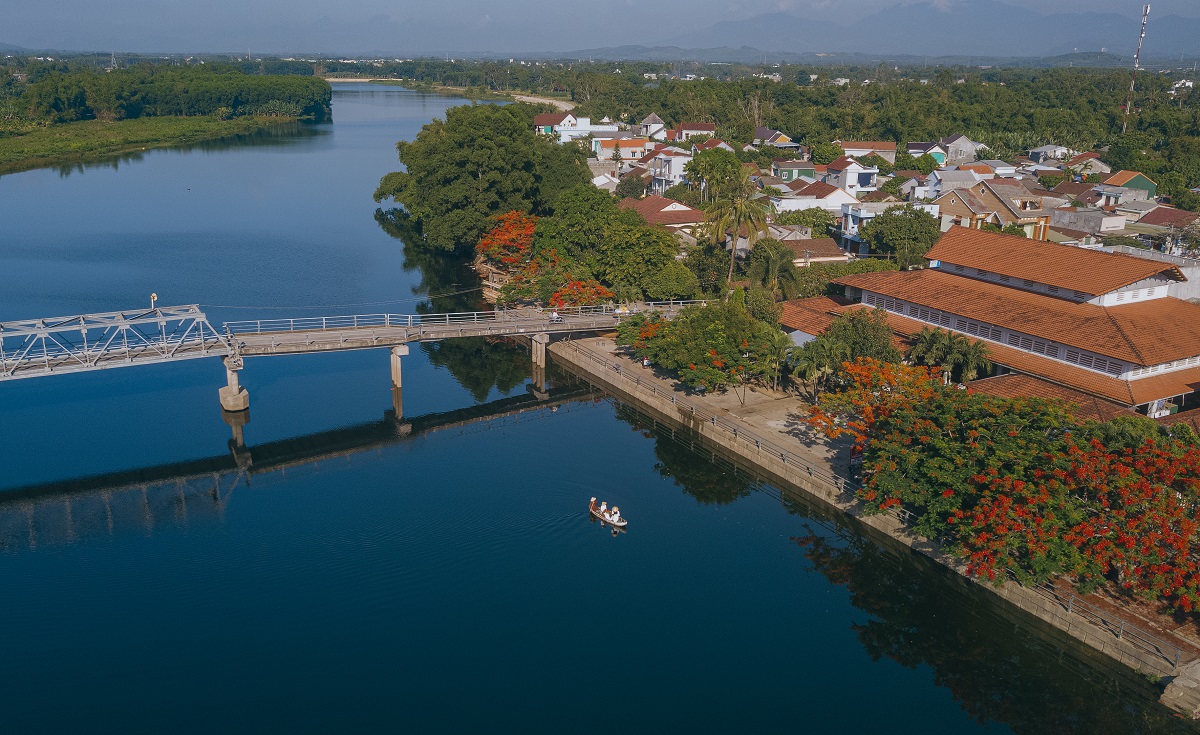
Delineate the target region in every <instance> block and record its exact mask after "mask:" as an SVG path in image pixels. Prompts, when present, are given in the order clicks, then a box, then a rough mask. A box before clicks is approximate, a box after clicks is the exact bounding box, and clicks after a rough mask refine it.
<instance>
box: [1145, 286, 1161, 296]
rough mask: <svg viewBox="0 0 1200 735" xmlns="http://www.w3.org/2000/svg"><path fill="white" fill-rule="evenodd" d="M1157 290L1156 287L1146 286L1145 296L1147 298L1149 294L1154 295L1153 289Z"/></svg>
mask: <svg viewBox="0 0 1200 735" xmlns="http://www.w3.org/2000/svg"><path fill="white" fill-rule="evenodd" d="M1157 290H1158V289H1157V288H1148V289H1146V297H1147V298H1149V297H1150V296H1153V295H1154V292H1155V291H1157Z"/></svg>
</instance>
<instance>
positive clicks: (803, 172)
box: [771, 158, 817, 182]
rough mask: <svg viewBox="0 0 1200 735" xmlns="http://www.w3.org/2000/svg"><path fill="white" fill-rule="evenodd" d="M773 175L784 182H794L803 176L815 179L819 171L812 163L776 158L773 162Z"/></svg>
mask: <svg viewBox="0 0 1200 735" xmlns="http://www.w3.org/2000/svg"><path fill="white" fill-rule="evenodd" d="M771 174H772V175H773V176H777V177H779V178H780V179H782V180H784V181H787V182H792V181H795V180H796V179H799V178H800V177H802V176H804V177H808V178H810V179H815V178H816V175H817V170H816V168H814V167H813V164H812V161H791V160H787V159H783V158H776V159H775V160H774V161H772V162H771Z"/></svg>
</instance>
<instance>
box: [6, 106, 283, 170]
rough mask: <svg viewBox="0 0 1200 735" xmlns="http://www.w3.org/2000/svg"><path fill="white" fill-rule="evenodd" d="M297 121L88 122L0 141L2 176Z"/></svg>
mask: <svg viewBox="0 0 1200 735" xmlns="http://www.w3.org/2000/svg"><path fill="white" fill-rule="evenodd" d="M294 121H295V118H282V117H250V116H247V117H238V118H234V119H232V120H218V119H217V118H215V117H207V116H197V117H140V118H135V119H133V120H119V121H116V122H109V121H106V120H85V121H83V122H74V123H65V124H61V125H51V126H49V127H45V128H34V129H32V130H29V131H28V132H23V133H20V134H16V135H7V136H5V137H0V175H3V174H11V173H17V172H18V171H29V170H31V169H35V168H44V167H47V166H59V165H64V164H76V163H90V162H93V161H97V160H102V159H104V158H108V157H110V156H114V155H120V154H122V153H130V152H133V151H143V150H150V149H152V148H170V147H173V146H178V145H188V144H190V143H197V142H200V141H206V140H219V139H221V138H229V137H233V136H237V135H247V134H250V133H254V132H257V131H259V130H264V129H266V128H270V127H272V126H275V125H279V124H281V123H287V122H294Z"/></svg>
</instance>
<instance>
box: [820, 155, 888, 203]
mask: <svg viewBox="0 0 1200 735" xmlns="http://www.w3.org/2000/svg"><path fill="white" fill-rule="evenodd" d="M825 182H826V183H828V184H832V185H834V186H836V187H837V188H839V189H842V190H843V191H846V192H848V193H849V194H850V195H851V196H853V197H855V198H858V196H859V195H860V194H866V193H867V192H870V191H875V190H876V189H877V188H879V167H878V166H864V165H862V164H861V163H859V162H858V161H856V160H854V158H853V157H851V156H842V157H841V158H838V159H837V160H836V161H831V162H830V163H829V164H828V165H827V166H826V167H825Z"/></svg>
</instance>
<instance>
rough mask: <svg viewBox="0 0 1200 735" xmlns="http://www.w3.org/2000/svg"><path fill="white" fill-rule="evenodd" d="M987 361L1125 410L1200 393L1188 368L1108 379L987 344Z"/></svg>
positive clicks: (910, 329) (901, 321)
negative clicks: (1196, 392)
mask: <svg viewBox="0 0 1200 735" xmlns="http://www.w3.org/2000/svg"><path fill="white" fill-rule="evenodd" d="M854 308H869V307H866V306H863V305H862V304H856V305H854V306H849V307H846V308H845V309H843V311H844V310H846V309H854ZM887 319H888V324H889V325H890V326H891V327H892V329H893V330H894V331H895V332H896V333H897V334H899V335H902V336H905V337H907V336H909V335H913V334H916V333H917V332H919V331H921V329H922V328H924V327H927V326H929V325H928V324H926V323H924V322H921V321H917V320H916V319H910V318H908V317H906V316H900V315H899V314H891V313H889V314H888V317H887ZM963 336H964V337H966V338H967V339H970V340H972V341H975V342H981V341H986V340H979V339H976V338H975V337H971V336H970V335H963ZM987 346H988V350H989V351H990V352H991V360H992V362H994V363H995V364H997V365H1003V366H1004V367H1007V368H1010V369H1012V370H1016V371H1018V372H1022V373H1029V374H1031V375H1036V376H1038V377H1040V378H1042V379H1044V380H1048V381H1050V382H1052V383H1057V384H1059V385H1065V386H1067V387H1069V388H1075V389H1077V390H1081V391H1083V392H1085V393H1089V394H1092V395H1096V396H1100V397H1102V398H1107V399H1110V400H1113V401H1116V402H1117V403H1120V404H1122V405H1125V406H1138V405H1141V404H1143V403H1150V402H1151V401H1156V400H1158V399H1160V398H1171V397H1173V396H1180V395H1186V394H1188V393H1191V392H1193V391H1196V390H1200V368H1190V369H1187V370H1179V371H1176V372H1172V373H1163V374H1162V375H1157V376H1155V377H1152V378H1141V379H1139V380H1135V381H1126V380H1121V379H1120V378H1110V377H1108V376H1106V375H1102V374H1100V373H1097V372H1094V371H1092V370H1086V369H1084V368H1081V367H1075V366H1074V365H1068V364H1067V363H1064V362H1059V361H1058V360H1051V359H1050V358H1048V357H1042V356H1041V355H1035V354H1034V353H1032V352H1024V351H1022V350H1018V349H1016V348H1015V347H1009V346H1007V345H1002V344H999V343H998V342H990V341H987Z"/></svg>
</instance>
